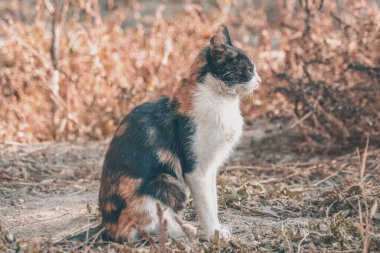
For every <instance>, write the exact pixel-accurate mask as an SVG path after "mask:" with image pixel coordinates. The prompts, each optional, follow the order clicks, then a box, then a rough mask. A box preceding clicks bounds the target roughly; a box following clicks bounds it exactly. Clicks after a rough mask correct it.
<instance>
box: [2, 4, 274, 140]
mask: <svg viewBox="0 0 380 253" xmlns="http://www.w3.org/2000/svg"><path fill="white" fill-rule="evenodd" d="M47 2H48V1H37V4H36V6H35V7H34V8H35V14H34V16H33V17H31V18H30V20H29V21H28V22H25V21H22V20H21V19H19V18H17V17H16V16H15V15H13V14H8V15H5V19H4V20H2V21H1V23H0V25H1V26H0V27H1V29H0V30H3V32H2V34H1V41H0V42H1V44H0V55H1V57H0V83H1V93H0V99H1V101H0V107H1V112H0V117H1V118H2V119H3V120H2V121H1V122H0V141H4V140H14V141H23V142H24V141H26V142H29V141H36V140H37V141H44V140H49V139H52V138H55V139H69V140H72V139H74V138H76V137H78V136H87V137H92V138H101V137H102V136H107V135H110V134H112V133H113V131H114V129H115V126H116V125H117V124H118V122H119V121H120V120H121V118H122V117H123V115H125V114H126V113H127V112H128V111H129V110H130V109H131V108H133V107H134V106H135V105H136V104H139V103H141V102H144V101H147V100H150V99H152V98H155V97H157V96H158V95H159V94H162V93H164V94H170V93H172V92H173V91H174V90H175V89H177V88H178V86H179V85H180V84H181V80H182V79H183V78H185V77H186V74H187V71H188V67H189V65H190V64H191V61H192V60H193V59H194V58H195V56H196V55H197V54H198V52H199V51H200V48H202V47H203V46H205V45H207V43H208V39H209V38H210V36H212V34H213V32H214V31H215V30H216V29H217V28H218V27H219V26H220V25H221V24H222V23H224V22H226V21H227V23H228V20H230V19H233V20H236V17H237V16H233V15H229V14H228V10H230V8H233V7H231V6H230V5H229V4H225V3H224V4H217V5H216V6H214V7H213V8H211V10H210V11H209V12H208V13H207V15H206V13H205V11H204V10H203V9H202V7H201V6H199V5H196V4H187V5H185V6H184V12H183V13H180V14H174V15H172V17H170V18H164V17H163V14H162V12H163V10H164V6H159V7H158V8H157V11H156V13H155V17H154V19H153V20H152V21H149V20H147V19H148V18H147V17H146V16H140V13H141V11H142V8H143V7H142V6H141V5H139V4H133V5H132V6H129V7H126V6H124V7H119V8H115V10H112V11H110V12H109V13H108V14H106V15H103V16H101V15H100V11H99V9H100V7H99V6H98V4H97V1H87V2H86V3H85V2H76V1H65V2H64V4H63V6H61V7H60V25H61V30H62V32H61V36H60V43H59V44H60V47H59V59H58V69H59V72H60V80H59V86H60V89H59V93H58V94H57V95H55V94H54V92H53V91H52V78H53V77H52V75H53V65H52V63H51V57H50V47H51V41H52V32H51V22H52V12H51V11H50V12H49V6H46V3H47ZM236 7H238V6H236ZM50 8H51V7H50ZM249 12H250V14H255V17H254V20H255V19H257V20H259V19H260V18H261V17H262V15H261V14H263V10H254V9H253V8H251V10H250V11H249ZM260 13H261V14H260ZM259 14H260V15H259ZM234 22H236V24H235V25H234V26H237V25H238V24H239V22H240V23H241V21H239V20H237V21H234ZM129 23H135V25H133V26H127V27H126V25H125V24H129ZM261 23H263V22H261ZM259 25H260V23H259ZM253 27H255V26H253ZM257 27H259V26H256V28H257ZM251 28H252V26H251ZM232 30H233V32H234V31H235V30H234V29H232ZM256 30H259V29H256ZM240 33H241V34H246V33H245V32H244V31H240ZM234 35H236V36H237V37H239V36H238V35H239V34H236V33H235V32H234ZM259 35H260V34H259ZM257 37H259V36H257ZM245 41H246V43H245V44H243V45H242V44H241V43H239V42H237V43H236V44H237V45H239V46H245V47H246V48H247V49H248V51H249V52H250V53H251V54H252V55H256V54H257V53H258V52H259V51H260V50H261V48H258V47H256V46H255V48H253V47H252V44H251V45H249V44H248V42H249V38H245ZM255 44H257V43H255ZM262 51H263V50H262ZM257 61H259V60H257ZM258 67H259V72H260V66H258ZM270 75H271V74H270ZM251 101H252V99H251ZM251 101H249V100H247V102H248V103H247V104H248V105H247V108H248V109H247V108H246V109H245V110H246V111H250V110H249V108H250V107H252V105H250V102H251ZM256 104H257V105H260V104H261V103H260V102H257V103H256ZM55 108H57V109H55ZM55 110H57V111H55ZM251 111H252V110H251ZM55 114H58V121H57V122H54V119H53V117H54V115H55ZM251 114H252V113H251Z"/></svg>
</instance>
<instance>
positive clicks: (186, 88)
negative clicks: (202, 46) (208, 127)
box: [173, 52, 207, 115]
mask: <svg viewBox="0 0 380 253" xmlns="http://www.w3.org/2000/svg"><path fill="white" fill-rule="evenodd" d="M206 64H207V60H206V58H205V56H204V53H203V52H201V53H200V54H199V55H198V56H197V58H195V60H194V62H193V64H192V65H191V68H190V73H189V76H188V78H187V79H185V80H184V81H183V83H182V84H181V86H180V87H179V88H178V90H177V92H175V94H174V96H173V99H176V100H177V101H178V102H179V109H178V112H179V113H180V114H183V115H189V114H190V113H191V111H192V109H193V93H194V92H195V90H196V89H197V79H198V77H199V70H200V69H201V68H202V67H203V66H205V65H206Z"/></svg>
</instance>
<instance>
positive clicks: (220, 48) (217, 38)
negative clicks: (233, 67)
mask: <svg viewBox="0 0 380 253" xmlns="http://www.w3.org/2000/svg"><path fill="white" fill-rule="evenodd" d="M210 51H211V55H212V57H213V58H214V59H215V61H216V62H218V63H220V62H222V61H224V59H225V57H226V56H227V53H228V48H227V45H226V43H225V41H224V40H223V38H222V36H221V35H218V34H217V35H214V36H212V38H211V40H210Z"/></svg>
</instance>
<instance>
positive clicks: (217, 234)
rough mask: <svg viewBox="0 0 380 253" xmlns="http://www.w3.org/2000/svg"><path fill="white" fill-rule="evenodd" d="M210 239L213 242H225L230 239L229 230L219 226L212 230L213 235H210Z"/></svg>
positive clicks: (226, 227)
mask: <svg viewBox="0 0 380 253" xmlns="http://www.w3.org/2000/svg"><path fill="white" fill-rule="evenodd" d="M211 239H212V240H213V241H215V240H216V241H219V240H223V241H227V240H229V239H231V230H230V228H229V227H228V226H221V227H220V228H217V229H215V230H214V234H213V235H211Z"/></svg>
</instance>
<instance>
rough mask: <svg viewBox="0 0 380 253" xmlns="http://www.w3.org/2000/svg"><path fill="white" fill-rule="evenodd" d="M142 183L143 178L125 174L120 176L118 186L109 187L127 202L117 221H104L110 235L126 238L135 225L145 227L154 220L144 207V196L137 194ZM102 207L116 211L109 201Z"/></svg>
mask: <svg viewBox="0 0 380 253" xmlns="http://www.w3.org/2000/svg"><path fill="white" fill-rule="evenodd" d="M140 184H141V179H134V178H130V177H126V176H124V177H121V178H120V180H119V185H118V187H117V188H115V187H109V188H110V190H111V191H112V193H117V194H118V195H119V196H120V197H121V198H122V199H123V200H125V202H126V207H125V208H124V209H123V210H121V213H120V216H119V218H118V221H117V222H116V223H104V227H105V229H106V231H107V232H108V235H109V236H111V237H112V238H113V239H115V240H120V239H123V238H126V237H127V236H128V235H129V233H131V231H132V230H133V229H134V228H135V227H139V228H141V227H144V226H145V225H146V224H148V223H149V222H151V220H152V219H151V216H150V214H149V213H147V211H145V210H144V209H143V208H142V204H143V200H144V197H138V196H137V195H136V191H137V189H138V187H139V186H140ZM107 195H109V193H107ZM101 208H103V210H105V211H106V212H108V213H110V212H112V211H115V206H114V205H113V204H112V203H109V202H106V203H104V204H103V205H102V206H101Z"/></svg>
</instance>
